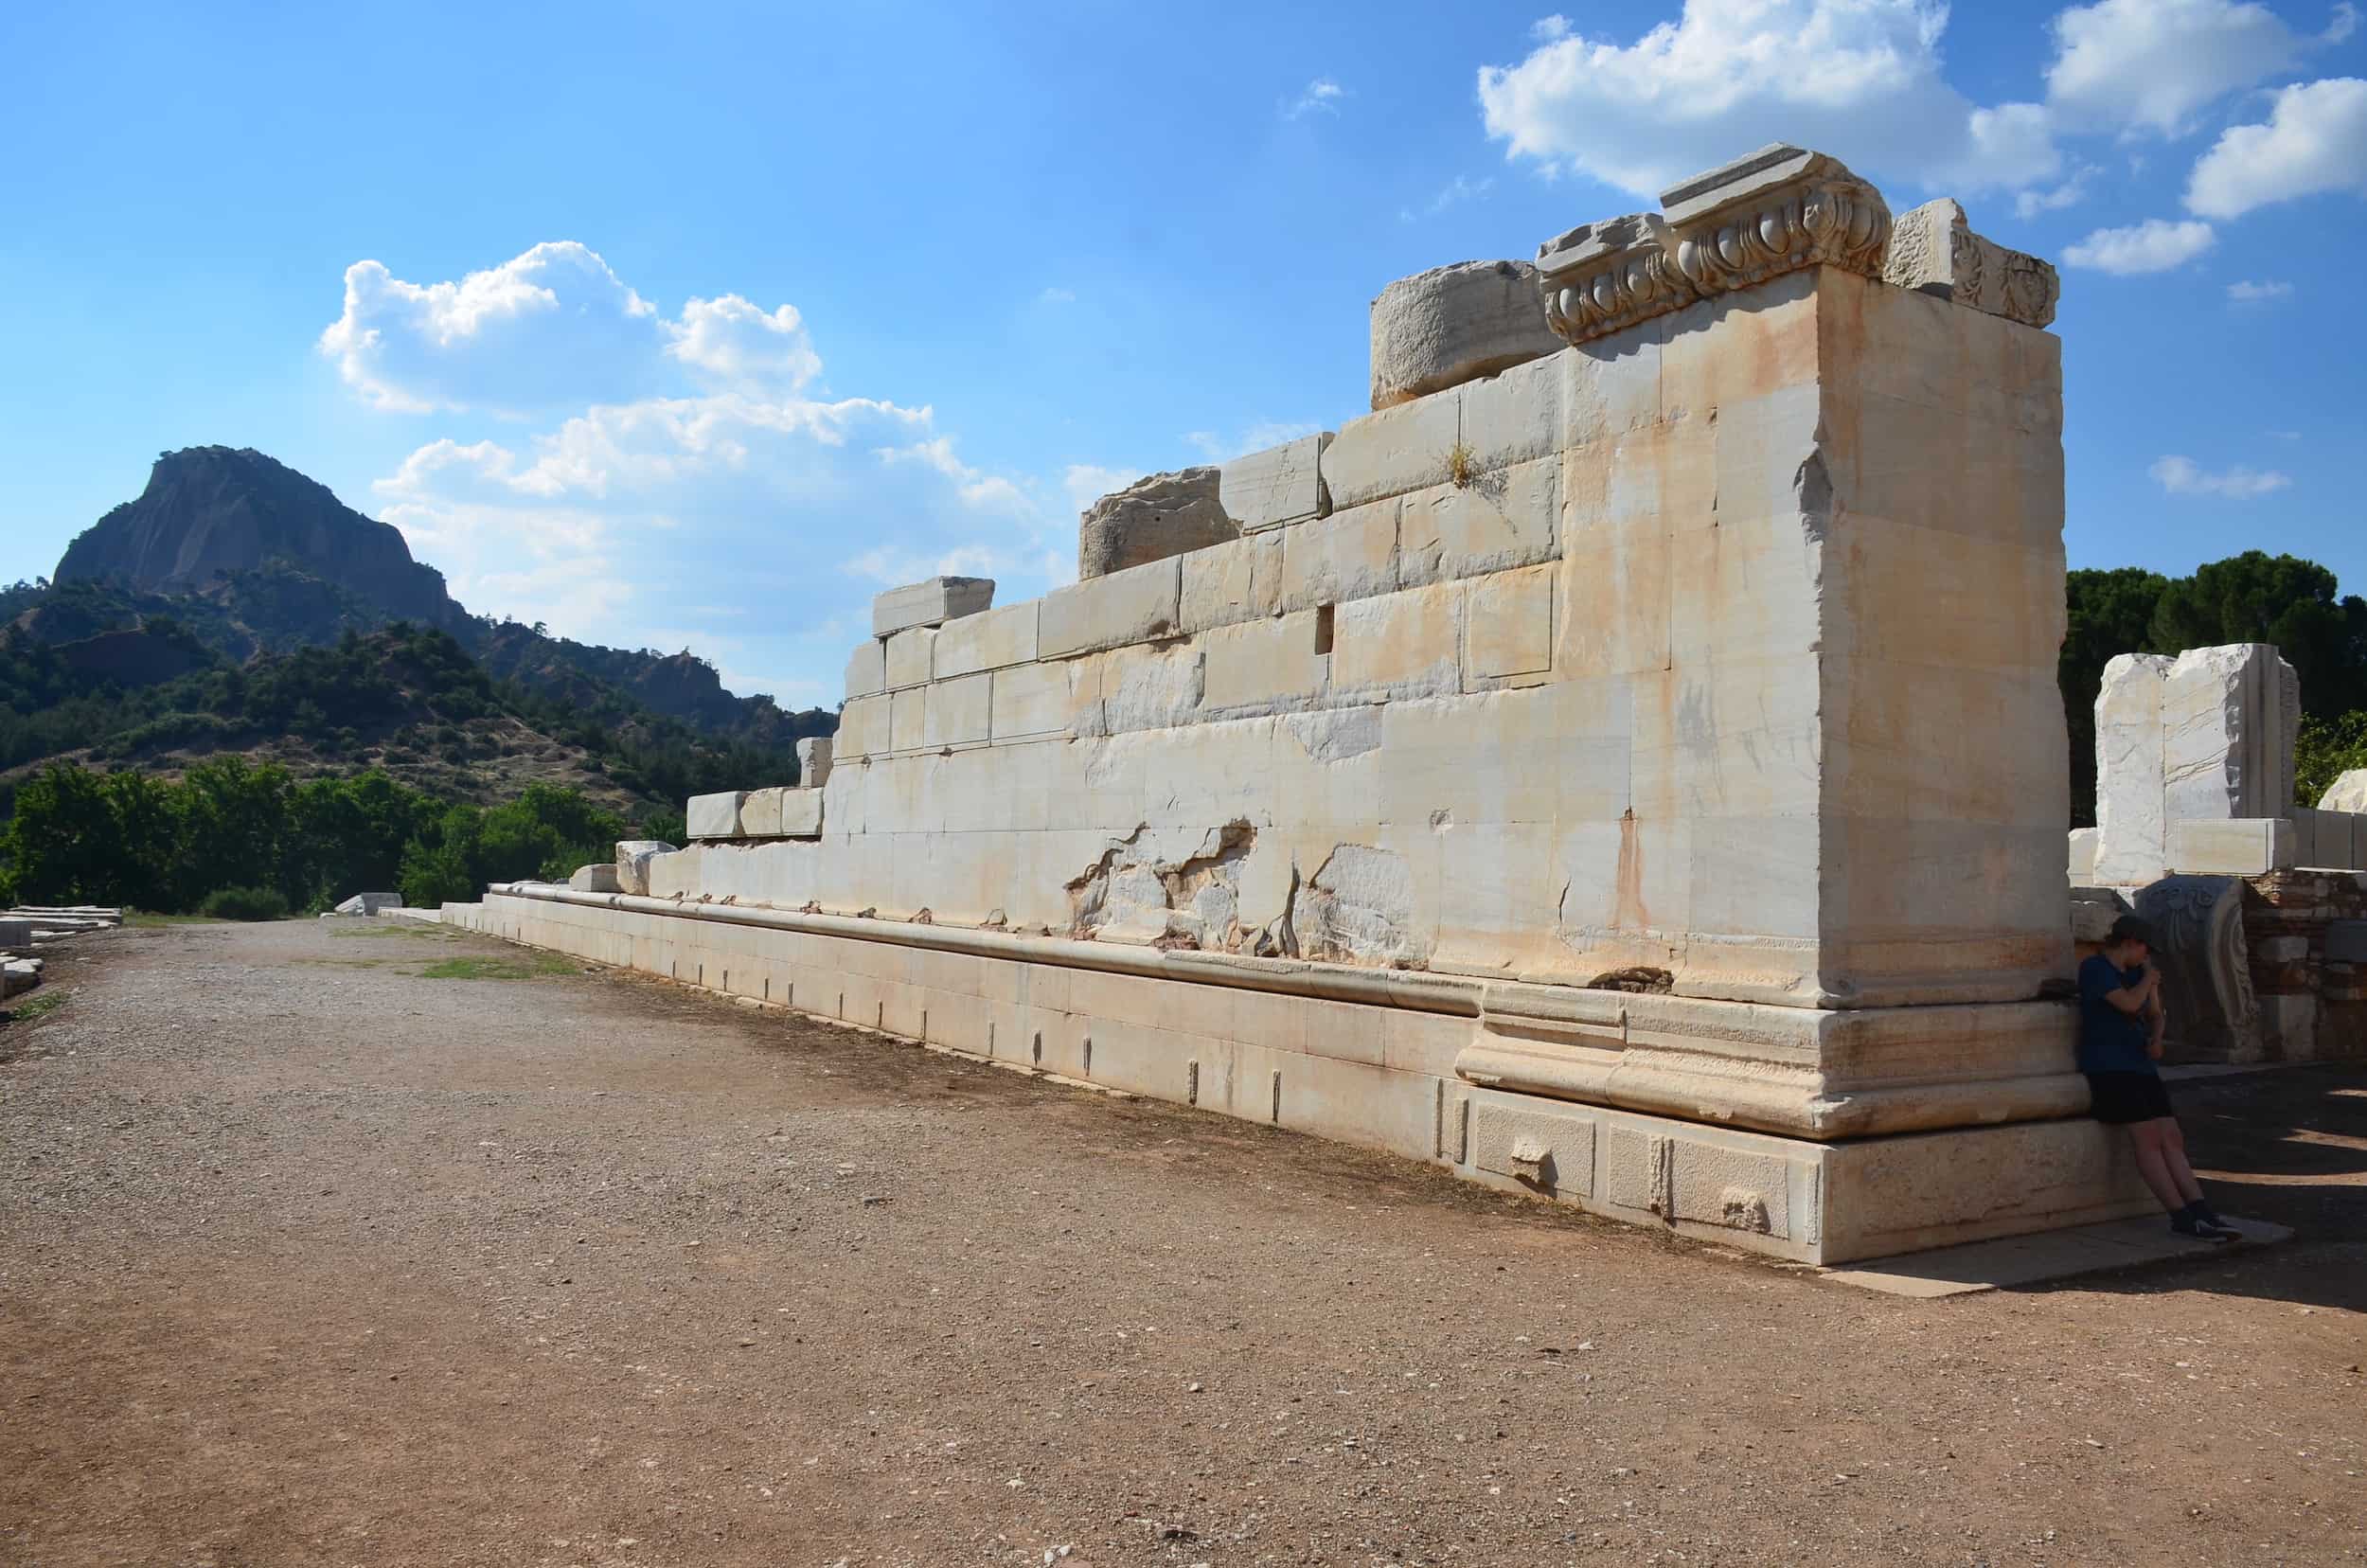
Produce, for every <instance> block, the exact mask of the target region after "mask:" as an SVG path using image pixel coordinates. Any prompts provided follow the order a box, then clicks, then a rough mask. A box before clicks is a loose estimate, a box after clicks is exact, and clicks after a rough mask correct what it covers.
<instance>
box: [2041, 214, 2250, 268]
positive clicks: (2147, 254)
mask: <svg viewBox="0 0 2367 1568" xmlns="http://www.w3.org/2000/svg"><path fill="white" fill-rule="evenodd" d="M2216 238H2217V237H2216V236H2215V235H2214V234H2213V233H2212V232H2211V225H2210V224H2209V223H2196V222H2194V221H2193V220H2191V219H2188V220H2182V221H2180V222H2177V223H2171V222H2168V221H2166V220H2164V219H2161V218H2148V219H2146V220H2145V222H2144V223H2137V224H2133V225H2131V226H2130V227H2127V228H2108V229H2098V230H2096V231H2095V232H2094V233H2093V234H2091V235H2089V236H2088V238H2086V239H2085V240H2082V241H2079V242H2078V243H2077V244H2075V245H2072V246H2070V247H2068V248H2067V249H2065V250H2064V252H2063V260H2064V262H2065V263H2066V264H2067V265H2070V266H2073V267H2092V268H2094V269H2095V270H2096V271H2098V272H2108V273H2114V274H2118V275H2120V276H2130V275H2133V274H2136V273H2156V272H2167V271H2168V270H2169V269H2170V268H2172V267H2178V266H2183V265H2184V264H2185V263H2187V262H2189V261H2192V260H2193V259H2194V258H2196V257H2198V256H2200V255H2201V254H2202V253H2203V252H2204V251H2207V250H2209V249H2210V248H2211V246H2212V244H2213V243H2214V241H2216Z"/></svg>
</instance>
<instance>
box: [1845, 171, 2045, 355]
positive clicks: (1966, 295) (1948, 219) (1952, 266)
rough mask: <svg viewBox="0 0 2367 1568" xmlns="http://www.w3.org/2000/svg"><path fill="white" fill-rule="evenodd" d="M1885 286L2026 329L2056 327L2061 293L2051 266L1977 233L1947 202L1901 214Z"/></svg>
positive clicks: (1886, 255)
mask: <svg viewBox="0 0 2367 1568" xmlns="http://www.w3.org/2000/svg"><path fill="white" fill-rule="evenodd" d="M1882 281H1884V282H1885V283H1893V284H1895V285H1897V286H1898V287H1899V288H1902V289H1914V290H1918V291H1920V292H1922V293H1924V294H1936V295H1938V296H1939V297H1940V298H1942V299H1952V300H1954V301H1955V302H1956V303H1957V304H1959V305H1969V306H1970V307H1972V308H1973V309H1974V310H1976V311H1986V312H1988V313H1989V314H1991V315H2000V316H2004V317H2005V318H2006V319H2007V320H2009V321H2019V322H2020V323H2022V324H2023V325H2024V326H2026V327H2044V326H2046V325H2048V324H2049V323H2051V322H2052V321H2054V319H2055V302H2056V298H2057V297H2058V296H2059V295H2060V294H2061V293H2062V283H2061V280H2060V279H2059V278H2057V277H2056V273H2055V269H2054V268H2053V267H2052V266H2050V265H2048V264H2047V263H2046V262H2044V261H2041V260H2039V259H2038V258H2037V257H2035V256H2025V255H2023V254H2022V253H2021V252H2020V251H2017V250H2008V249H2006V248H2005V247H2004V246H2003V245H2001V244H1999V243H1997V242H1996V241H1993V240H1984V239H1983V238H1982V237H1981V236H1980V235H1977V234H1975V233H1973V232H1972V225H1971V224H1970V223H1968V222H1967V221H1966V218H1965V209H1964V208H1963V207H1962V206H1960V205H1957V204H1956V202H1955V201H1954V200H1952V199H1950V198H1949V197H1945V196H1944V197H1942V198H1940V199H1939V200H1938V201H1936V202H1926V203H1924V204H1923V205H1921V206H1919V207H1916V208H1915V209H1914V210H1913V211H1912V212H1908V213H1905V214H1902V215H1901V216H1900V217H1899V218H1898V219H1897V220H1896V222H1895V223H1893V224H1892V225H1891V241H1890V248H1889V250H1888V251H1887V252H1885V253H1884V255H1883V258H1882Z"/></svg>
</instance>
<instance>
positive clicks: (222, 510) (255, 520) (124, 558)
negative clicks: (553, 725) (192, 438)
mask: <svg viewBox="0 0 2367 1568" xmlns="http://www.w3.org/2000/svg"><path fill="white" fill-rule="evenodd" d="M157 615H166V616H169V617H171V618H172V619H173V620H174V621H177V622H178V623H180V624H181V625H182V626H184V627H186V628H187V630H188V631H189V632H190V633H192V634H193V635H194V636H196V637H197V639H198V640H199V641H201V642H202V643H204V644H205V646H206V647H208V648H210V649H212V650H215V651H216V652H218V653H221V654H222V655H223V656H225V657H227V658H230V659H232V660H235V661H244V660H246V659H249V658H252V657H254V656H255V655H257V654H258V653H264V652H287V651H291V650H294V649H298V648H305V647H321V646H326V645H329V644H331V643H334V642H336V641H337V640H338V638H340V637H341V636H343V635H344V634H345V633H347V632H365V633H366V632H372V631H376V630H378V629H380V628H383V627H384V626H386V625H388V624H389V623H391V622H394V621H398V620H400V621H407V622H410V623H412V624H414V625H418V626H427V627H434V628H436V629H438V630H440V631H444V632H447V633H451V634H452V636H453V637H454V638H455V639H456V640H457V641H458V642H459V643H460V644H461V646H462V647H464V648H465V649H467V650H469V651H470V652H471V653H472V654H474V655H475V656H476V657H478V658H479V659H480V660H482V661H483V662H484V664H485V666H486V668H487V669H488V670H489V672H490V673H491V674H492V675H494V676H496V677H498V678H501V679H505V680H511V681H515V682H517V683H518V684H520V685H521V686H526V687H528V688H531V689H535V690H539V691H543V692H545V693H548V694H550V695H552V696H554V697H558V698H561V699H563V700H565V701H567V702H569V703H571V704H578V705H580V704H587V703H589V704H596V703H599V702H601V701H604V700H606V698H607V697H608V696H611V695H614V696H620V697H621V698H623V699H624V700H625V701H626V702H628V703H629V704H632V705H634V706H638V707H642V708H647V709H649V710H650V711H651V712H654V713H657V714H660V715H663V716H665V717H667V718H671V719H678V720H681V721H683V722H685V723H687V724H690V725H692V726H694V727H695V728H697V729H699V730H702V731H703V732H705V733H707V734H709V735H712V736H715V737H718V738H727V739H736V740H744V741H748V742H751V743H755V744H759V745H767V746H781V747H786V746H787V745H789V744H790V743H791V742H792V741H793V740H794V739H797V738H798V737H800V736H807V735H827V734H828V733H830V732H831V731H832V730H833V729H834V728H836V725H837V721H836V719H835V717H834V716H832V715H830V714H828V713H826V712H823V711H821V710H818V709H816V710H810V711H809V712H805V713H794V714H792V713H785V712H783V711H782V710H781V709H780V708H779V707H777V706H776V705H774V702H773V700H772V699H771V698H770V697H765V696H749V697H741V696H736V695H734V694H733V693H731V692H729V691H727V690H725V689H724V687H723V684H722V681H721V679H720V678H719V677H718V676H717V674H716V672H715V669H714V667H712V666H711V665H708V664H707V663H705V662H704V661H703V660H701V659H699V658H696V657H694V656H693V655H691V654H689V653H688V652H680V653H673V654H665V653H660V652H658V651H657V650H654V649H616V648H602V647H597V646H596V645H593V644H588V643H579V642H575V641H572V640H570V639H568V638H564V637H554V636H550V635H548V634H547V633H544V632H543V631H542V630H541V629H540V628H539V627H528V626H523V625H520V624H518V623H517V622H514V621H496V620H494V619H492V618H491V617H489V616H478V615H471V614H470V613H469V611H468V609H467V608H466V607H465V606H464V605H462V604H461V603H460V602H459V601H458V600H456V599H454V598H453V597H452V596H451V595H450V594H449V593H448V592H447V591H446V589H445V585H444V579H443V574H441V573H440V572H437V571H436V569H435V568H434V567H432V566H429V565H426V564H424V563H422V562H419V561H415V560H413V559H412V556H411V550H410V546H409V545H408V544H407V543H404V541H403V538H402V535H401V534H400V532H399V531H397V530H396V529H395V528H394V527H393V526H390V525H388V524H385V523H381V522H378V521H377V520H376V519H373V518H369V517H365V516H364V515H362V513H360V512H358V511H355V510H354V509H353V508H350V507H348V506H347V505H345V504H344V503H343V502H341V501H339V500H338V499H337V497H336V496H335V495H334V494H333V493H331V492H330V491H329V488H328V487H327V486H325V485H321V484H319V483H317V482H315V481H314V480H312V479H310V478H308V477H306V476H305V475H304V474H301V473H299V472H296V471H295V470H294V469H292V468H289V467H288V466H287V465H286V464H284V463H281V462H278V461H276V459H274V458H272V457H269V456H266V455H265V454H262V453H259V452H256V451H253V450H250V449H244V448H241V449H236V450H234V449H232V448H229V447H220V446H210V447H190V448H188V449H187V450H185V451H181V452H168V453H164V454H160V455H159V456H158V457H157V459H156V463H155V467H154V468H153V469H152V470H151V472H150V473H149V479H148V488H147V489H146V490H142V491H141V492H140V494H139V496H138V497H137V498H136V499H134V500H132V501H127V502H125V503H124V504H123V505H122V506H119V507H116V508H114V509H113V510H112V511H110V512H108V513H107V515H106V516H104V517H102V518H100V519H99V520H98V522H97V523H95V524H93V525H92V526H90V527H88V528H86V529H84V530H83V531H82V532H81V533H80V535H78V536H77V537H76V538H75V540H74V541H73V543H70V544H69V545H67V546H66V551H65V555H64V557H63V559H62V560H61V561H59V562H58V569H57V572H56V573H55V575H54V576H53V578H52V579H51V580H50V582H49V583H48V584H46V585H42V584H31V583H20V584H18V585H17V586H16V587H14V588H12V589H9V590H5V591H0V624H7V625H13V626H16V627H19V628H21V629H22V630H23V631H24V632H25V633H27V635H29V636H31V637H33V638H35V639H36V640H38V641H41V642H44V643H47V644H52V645H62V644H66V643H71V642H76V641H79V640H81V639H86V638H89V637H93V636H95V635H97V634H98V633H102V632H110V631H121V630H127V629H132V628H135V627H137V626H138V625H140V624H141V623H142V622H143V621H144V620H146V619H148V618H151V617H153V616H157ZM28 616H29V617H30V618H29V619H28V618H27V617H28Z"/></svg>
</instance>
